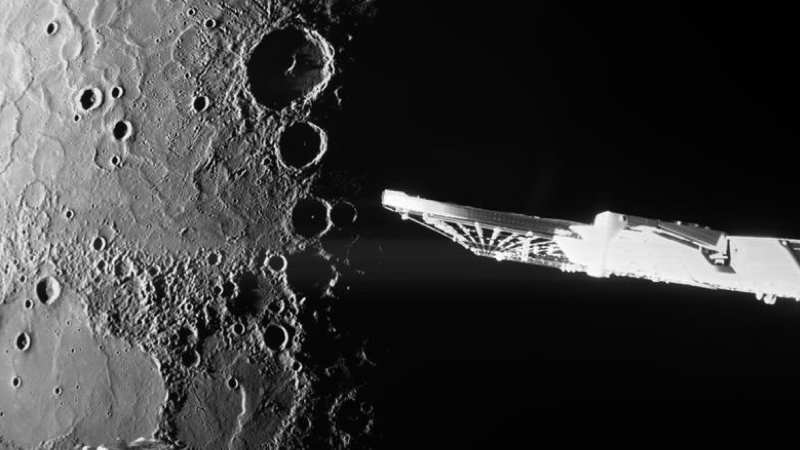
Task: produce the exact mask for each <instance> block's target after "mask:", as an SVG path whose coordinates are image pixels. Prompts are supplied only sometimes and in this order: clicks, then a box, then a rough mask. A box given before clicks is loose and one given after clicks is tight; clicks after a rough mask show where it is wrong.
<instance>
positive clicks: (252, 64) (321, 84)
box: [247, 27, 333, 109]
mask: <svg viewBox="0 0 800 450" xmlns="http://www.w3.org/2000/svg"><path fill="white" fill-rule="evenodd" d="M332 74H333V48H332V47H331V46H330V44H328V43H327V42H326V41H325V40H324V39H323V38H322V37H321V36H320V35H319V34H318V33H316V32H314V31H310V30H305V29H300V28H293V27H290V28H284V29H281V30H277V31H273V32H272V33H270V34H268V35H267V36H266V37H264V39H263V40H262V41H261V42H260V43H259V44H258V45H257V46H256V47H255V49H254V50H253V53H252V55H251V56H250V59H249V60H248V62H247V77H248V80H249V81H250V87H251V89H252V91H251V92H252V94H253V97H255V99H256V101H257V102H258V103H260V104H262V105H264V106H267V107H269V108H274V109H281V108H284V107H286V106H289V105H290V104H291V103H292V102H294V101H296V100H301V99H302V100H312V99H313V98H314V97H316V96H317V95H318V94H319V93H320V92H321V91H322V90H323V89H324V88H325V86H326V85H327V84H328V81H329V80H330V77H331V75H332Z"/></svg>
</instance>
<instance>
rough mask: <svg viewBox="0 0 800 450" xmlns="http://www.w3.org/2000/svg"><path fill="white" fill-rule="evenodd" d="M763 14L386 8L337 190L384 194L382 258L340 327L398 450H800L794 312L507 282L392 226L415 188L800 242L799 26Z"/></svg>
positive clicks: (370, 228)
mask: <svg viewBox="0 0 800 450" xmlns="http://www.w3.org/2000/svg"><path fill="white" fill-rule="evenodd" d="M523 5H525V6H524V7H523ZM759 5H761V4H748V5H747V6H742V7H738V6H734V4H733V3H727V4H720V5H718V6H714V7H711V6H706V7H698V6H697V5H696V4H694V3H693V2H686V3H681V2H658V3H657V4H655V3H654V2H639V4H626V5H617V6H611V5H605V4H602V3H600V2H597V3H594V4H580V5H575V4H571V3H569V4H568V3H567V2H508V1H507V2H482V3H479V4H478V3H475V4H471V3H465V2H439V1H424V2H423V1H408V0H396V1H393V2H389V1H386V2H383V3H382V4H380V6H379V8H378V13H377V16H376V17H375V18H374V19H373V20H372V21H370V22H368V23H367V24H366V25H364V26H363V27H362V28H361V29H360V30H359V32H358V33H357V34H356V36H355V39H354V41H353V42H352V44H351V47H350V50H349V51H350V55H351V56H352V58H353V60H352V61H351V63H349V64H348V65H347V66H346V69H347V72H346V73H345V74H344V75H343V77H345V79H346V81H347V82H346V83H344V87H343V88H342V95H343V97H344V99H345V104H344V112H343V113H342V115H341V117H340V119H339V120H341V121H342V122H341V123H340V124H339V126H338V127H336V128H334V129H331V131H330V138H331V146H330V149H329V154H328V155H327V156H326V159H325V162H324V164H325V166H324V169H325V170H327V171H329V173H336V171H346V172H349V173H351V174H353V173H355V174H357V175H358V176H360V177H363V178H364V180H365V181H364V182H363V183H362V185H361V186H362V190H361V191H360V193H359V194H358V195H356V196H351V197H350V198H351V200H352V201H353V202H354V203H356V204H357V206H358V208H359V213H360V216H359V219H358V223H359V226H360V227H361V229H362V230H365V233H366V235H367V237H371V238H372V239H374V241H373V242H377V243H378V244H379V245H380V249H381V252H380V253H379V254H376V253H369V252H367V253H366V254H367V255H372V256H365V257H363V258H362V260H361V261H359V260H358V258H356V259H355V260H354V264H355V265H358V264H363V265H364V266H365V268H364V270H365V272H366V275H365V276H364V277H363V278H362V279H361V280H360V281H359V282H358V283H355V284H354V288H353V292H352V295H350V296H349V297H346V298H343V299H342V300H341V302H342V304H341V305H339V306H338V308H339V310H340V314H341V316H342V317H344V318H343V319H342V318H340V322H339V326H341V327H345V328H347V331H348V332H350V333H355V334H357V335H363V336H366V337H367V338H368V341H369V344H368V347H367V349H368V350H367V353H368V356H369V357H370V358H372V359H374V360H375V361H376V362H377V365H376V366H375V368H374V369H372V372H371V374H370V376H369V385H370V386H371V387H370V392H372V394H371V395H372V396H373V397H372V400H371V401H372V402H373V403H374V405H375V413H374V416H375V425H376V430H377V431H378V432H379V433H380V434H381V435H382V437H383V445H384V447H385V448H398V449H400V448H403V449H409V448H432V449H433V448H498V449H500V448H532V447H535V446H537V445H540V446H542V447H545V448H549V447H552V446H553V445H557V446H559V447H564V446H568V445H574V444H581V445H587V446H588V445H590V446H592V447H593V448H616V447H619V446H623V445H626V444H632V445H635V446H642V447H652V446H654V444H665V445H676V446H677V445H680V446H683V445H698V444H713V445H722V444H742V443H749V444H754V445H759V446H760V447H762V448H763V447H764V446H767V447H768V446H769V445H770V444H771V443H772V444H774V443H777V442H781V441H783V440H784V439H791V440H792V441H794V440H795V438H796V433H794V430H795V429H796V428H797V424H798V421H799V420H800V385H799V383H800V305H798V304H796V303H795V302H794V301H793V300H779V301H778V304H777V305H775V306H772V307H770V306H765V305H764V304H763V303H761V302H758V301H756V300H755V298H754V297H753V296H751V295H747V294H741V293H730V292H721V291H711V290H703V289H697V288H691V287H683V286H675V285H665V284H656V283H651V282H648V281H641V280H629V279H622V278H612V279H606V280H596V279H592V278H589V277H588V276H586V275H582V274H562V273H561V272H559V271H557V270H552V269H546V268H538V267H535V266H527V265H521V264H515V263H509V262H504V263H498V262H495V261H493V260H489V259H481V258H477V257H475V256H473V255H472V254H470V253H469V252H467V251H466V250H464V249H462V248H461V247H459V246H457V245H455V244H453V243H451V242H450V241H448V240H446V239H443V238H441V237H440V236H438V235H436V234H434V233H432V232H430V231H428V230H426V229H424V228H422V227H419V226H417V225H415V224H412V223H410V222H405V221H401V220H400V218H399V217H398V216H396V215H394V214H392V213H390V212H388V211H384V210H382V209H380V208H379V204H380V192H381V190H382V189H397V190H403V191H405V192H407V193H409V194H412V195H420V196H422V197H426V198H431V199H434V200H441V201H448V202H453V203H460V204H466V205H471V206H477V207H482V208H487V209H494V210H501V211H513V212H519V213H526V214H531V215H539V216H543V217H557V218H565V219H572V220H582V221H587V222H588V221H591V220H592V218H593V217H594V215H595V214H596V213H598V212H600V211H604V210H611V211H615V212H622V213H628V214H634V215H639V216H645V217H652V218H659V219H665V220H683V221H689V222H697V223H700V224H703V225H709V226H711V227H713V228H716V229H720V230H725V231H727V232H728V233H730V234H749V235H756V236H776V237H800V225H798V224H800V222H798V220H797V217H796V213H795V211H796V210H797V208H798V206H797V204H796V201H795V200H796V199H797V190H796V188H795V186H796V180H797V178H798V171H799V170H800V168H799V167H797V165H796V164H795V160H796V158H795V153H796V152H797V150H798V148H800V146H798V142H797V137H796V131H795V130H796V126H797V125H796V124H797V113H796V111H797V105H798V95H797V87H796V86H797V80H798V79H800V77H798V73H797V70H796V69H795V63H796V59H797V53H796V49H795V44H794V42H795V39H794V36H793V33H792V34H791V35H790V31H793V29H794V28H795V20H796V19H795V16H794V15H793V14H790V13H789V10H788V9H785V10H780V9H777V8H774V7H765V6H759ZM366 241H368V239H366V238H362V242H366ZM370 258H377V259H376V260H375V261H368V260H369V259H370ZM378 260H379V261H378ZM790 442H791V441H790Z"/></svg>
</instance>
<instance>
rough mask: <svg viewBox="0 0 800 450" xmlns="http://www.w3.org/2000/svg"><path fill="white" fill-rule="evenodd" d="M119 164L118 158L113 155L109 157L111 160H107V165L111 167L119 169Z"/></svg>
mask: <svg viewBox="0 0 800 450" xmlns="http://www.w3.org/2000/svg"><path fill="white" fill-rule="evenodd" d="M121 162H122V161H121V160H120V159H119V156H117V155H113V156H112V157H111V159H110V160H109V163H110V164H111V167H119V164H120V163H121Z"/></svg>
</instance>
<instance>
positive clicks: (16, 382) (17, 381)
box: [11, 376, 22, 389]
mask: <svg viewBox="0 0 800 450" xmlns="http://www.w3.org/2000/svg"><path fill="white" fill-rule="evenodd" d="M20 386H22V378H20V377H17V376H15V377H14V378H12V379H11V387H13V388H14V389H19V388H20Z"/></svg>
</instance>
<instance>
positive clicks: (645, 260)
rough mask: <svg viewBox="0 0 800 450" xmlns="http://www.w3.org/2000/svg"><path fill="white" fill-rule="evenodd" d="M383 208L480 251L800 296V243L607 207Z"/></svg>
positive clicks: (426, 204)
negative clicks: (555, 215) (537, 210)
mask: <svg viewBox="0 0 800 450" xmlns="http://www.w3.org/2000/svg"><path fill="white" fill-rule="evenodd" d="M382 202H383V206H384V207H385V208H387V209H389V210H391V211H395V212H397V213H399V214H401V216H402V217H403V218H406V219H411V220H414V221H415V222H418V223H420V224H422V225H424V226H426V227H428V228H431V229H433V230H434V231H437V232H439V233H441V234H443V235H446V236H448V237H449V238H451V239H452V240H453V241H455V242H457V243H459V244H460V245H462V246H463V247H465V248H467V249H469V250H470V251H472V252H473V253H475V254H477V255H480V256H487V257H493V258H495V259H498V260H503V259H508V260H514V261H519V262H523V263H529V264H537V265H545V266H550V267H557V268H560V269H562V270H564V271H569V272H585V273H587V274H589V275H591V276H594V277H607V276H610V275H617V276H625V277H635V278H644V279H648V280H652V281H663V282H669V283H680V284H686V285H691V286H699V287H705V288H709V289H726V290H731V291H740V292H750V293H753V294H755V295H756V297H757V298H759V299H763V300H764V301H765V302H767V303H774V302H775V300H776V298H778V297H786V298H794V299H795V300H800V264H798V258H800V241H798V240H790V239H776V238H757V237H746V236H729V235H727V234H726V233H724V232H721V231H716V230H711V229H709V228H707V227H700V226H697V225H685V224H682V223H680V222H666V221H660V220H654V219H646V218H642V217H636V216H627V215H623V214H617V213H612V212H608V211H606V212H603V213H600V214H598V215H597V216H596V217H595V220H594V223H591V224H587V223H581V222H572V221H567V220H560V219H546V218H540V217H535V216H524V215H521V214H513V213H502V212H495V211H488V210H484V209H478V208H471V207H467V206H459V205H453V204H449V203H441V202H435V201H431V200H425V199H421V198H417V197H411V196H408V195H406V194H404V193H402V192H398V191H389V190H387V191H384V194H383V199H382Z"/></svg>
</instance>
